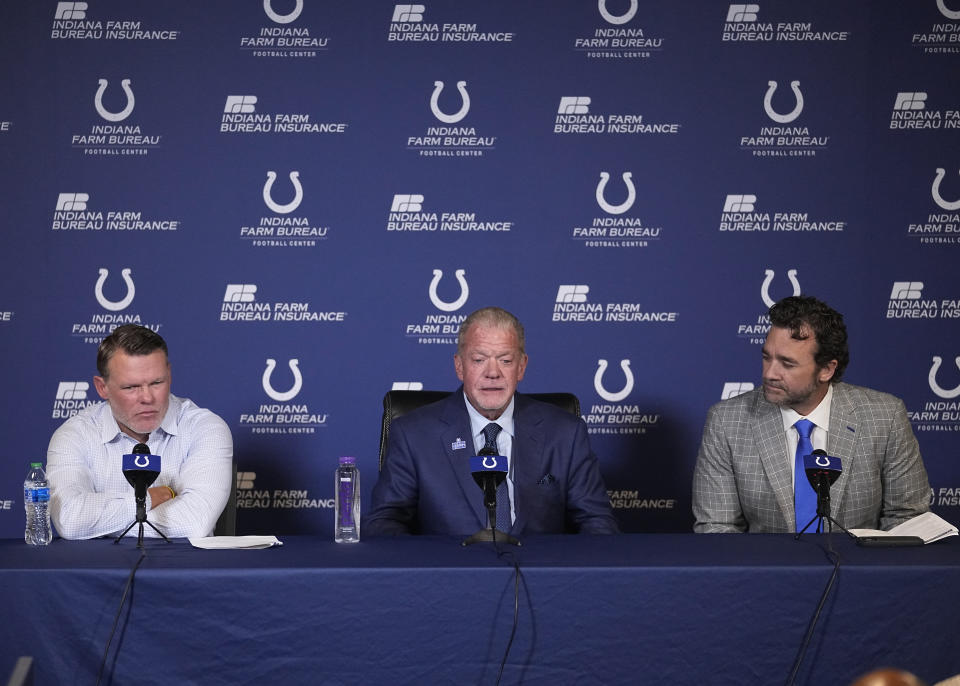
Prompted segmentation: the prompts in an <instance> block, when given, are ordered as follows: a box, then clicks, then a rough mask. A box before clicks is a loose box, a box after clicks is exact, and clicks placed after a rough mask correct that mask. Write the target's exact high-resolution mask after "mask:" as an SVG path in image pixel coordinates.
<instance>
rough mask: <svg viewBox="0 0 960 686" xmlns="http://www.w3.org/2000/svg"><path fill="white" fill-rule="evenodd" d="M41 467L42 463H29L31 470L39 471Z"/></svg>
mask: <svg viewBox="0 0 960 686" xmlns="http://www.w3.org/2000/svg"><path fill="white" fill-rule="evenodd" d="M42 466H43V462H31V463H30V467H31V468H32V469H40V468H41V467H42Z"/></svg>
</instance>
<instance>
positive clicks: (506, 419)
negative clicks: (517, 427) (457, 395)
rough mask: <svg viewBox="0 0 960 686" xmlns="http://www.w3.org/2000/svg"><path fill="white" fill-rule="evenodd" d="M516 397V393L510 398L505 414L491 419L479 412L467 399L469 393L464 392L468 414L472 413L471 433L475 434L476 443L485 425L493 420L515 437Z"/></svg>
mask: <svg viewBox="0 0 960 686" xmlns="http://www.w3.org/2000/svg"><path fill="white" fill-rule="evenodd" d="M515 399H516V395H514V397H513V398H510V404H509V405H507V407H506V409H504V411H503V414H501V415H500V416H499V417H497V418H496V419H494V420H490V419H487V418H486V417H484V416H483V415H482V414H480V413H479V412H477V409H476V408H475V407H474V406H473V405H471V404H470V401H469V400H468V399H467V394H466V393H464V394H463V402H465V403H466V404H467V414H468V415H470V434H471V435H472V436H473V439H474V443H476V441H477V437H478V436H480V435H481V434H482V433H483V427H485V426H486V425H487V424H489V423H490V422H491V421H493V422H494V423H496V424H499V425H500V429H501V431H502V432H503V433H506V434H507V435H508V436H510V438H513V437H514V431H513V424H514V422H513V405H514V400H515ZM481 445H482V444H481Z"/></svg>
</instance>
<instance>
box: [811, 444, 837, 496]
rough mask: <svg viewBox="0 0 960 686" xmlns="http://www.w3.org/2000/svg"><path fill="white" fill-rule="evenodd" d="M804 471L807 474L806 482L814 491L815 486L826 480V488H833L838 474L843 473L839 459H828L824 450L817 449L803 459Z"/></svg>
mask: <svg viewBox="0 0 960 686" xmlns="http://www.w3.org/2000/svg"><path fill="white" fill-rule="evenodd" d="M804 471H805V472H806V473H807V480H808V481H810V485H811V486H813V488H814V490H816V489H817V484H818V483H820V482H821V481H822V480H824V479H826V486H827V487H828V488H829V487H830V486H833V484H834V483H835V482H836V480H837V479H839V478H840V474H841V473H842V472H843V466H842V464H841V462H840V458H839V457H830V456H829V455H828V454H827V452H826V451H825V450H821V449H820V448H817V449H816V450H814V451H813V452H812V453H810V454H809V455H807V457H806V458H804Z"/></svg>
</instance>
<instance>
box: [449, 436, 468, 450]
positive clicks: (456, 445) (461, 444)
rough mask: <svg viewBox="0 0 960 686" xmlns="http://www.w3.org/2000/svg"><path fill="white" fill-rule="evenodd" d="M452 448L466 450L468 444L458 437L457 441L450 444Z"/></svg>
mask: <svg viewBox="0 0 960 686" xmlns="http://www.w3.org/2000/svg"><path fill="white" fill-rule="evenodd" d="M450 448H451V449H453V450H466V449H467V442H466V441H464V440H463V439H462V438H460V437H459V436H458V437H457V440H455V441H454V442H453V443H451V444H450Z"/></svg>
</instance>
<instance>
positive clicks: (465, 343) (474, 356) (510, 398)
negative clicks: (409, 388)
mask: <svg viewBox="0 0 960 686" xmlns="http://www.w3.org/2000/svg"><path fill="white" fill-rule="evenodd" d="M453 363H454V368H455V369H456V372H457V376H458V377H459V378H460V380H461V381H462V382H463V385H462V386H461V387H460V388H459V389H458V390H457V391H456V392H455V393H452V394H451V395H450V396H448V397H447V398H444V399H443V400H440V401H438V402H435V403H432V404H430V405H426V406H424V407H421V408H419V409H417V410H414V411H412V412H410V413H408V414H406V415H403V416H401V417H398V418H397V419H396V420H395V421H394V422H393V424H392V425H391V427H390V443H389V446H388V449H387V457H386V459H385V460H384V463H383V468H382V470H381V472H380V478H379V480H378V481H377V483H376V485H375V486H374V488H373V498H372V501H373V502H372V505H371V507H370V511H369V512H368V514H367V516H366V518H365V519H364V522H363V526H362V530H363V532H364V534H365V535H374V536H376V535H395V534H450V535H463V536H467V535H470V534H473V533H476V532H477V531H478V530H480V529H483V528H485V527H486V526H487V511H486V509H485V508H484V506H483V494H482V492H481V491H480V489H479V488H478V487H477V484H476V483H475V482H474V480H473V477H472V475H471V472H470V460H469V458H470V456H472V455H476V454H477V453H478V452H479V451H480V450H481V449H482V448H484V447H485V446H490V445H491V442H495V443H496V446H495V448H496V453H497V454H499V455H504V456H506V457H507V459H508V464H509V473H508V476H507V482H506V486H507V488H506V496H507V502H506V503H504V502H503V501H504V498H501V497H499V496H498V501H499V505H500V507H501V508H502V507H504V506H508V507H507V509H506V511H505V512H500V513H498V527H497V528H498V529H503V530H504V531H506V532H507V533H510V534H512V535H513V536H523V535H527V534H555V533H575V532H580V533H598V534H612V533H617V523H616V520H615V519H614V517H613V514H612V512H611V509H610V500H609V498H608V497H607V493H606V488H605V487H604V485H603V479H602V478H601V476H600V469H599V465H598V463H597V457H596V455H594V453H593V451H592V450H591V449H590V443H589V440H588V438H587V428H586V425H585V424H584V423H583V420H582V419H580V418H579V417H574V416H573V415H571V414H569V413H567V412H564V411H563V410H561V409H559V408H557V407H554V406H553V405H549V404H546V403H542V402H539V401H536V400H533V399H531V398H527V397H525V396H523V395H520V394H518V393H516V389H517V384H518V383H519V382H520V380H521V379H522V378H523V373H524V370H525V369H526V367H527V355H526V353H525V352H524V333H523V326H522V325H521V324H520V322H519V320H518V319H517V318H516V317H515V316H514V315H512V314H510V313H509V312H507V311H506V310H502V309H500V308H498V307H488V308H484V309H481V310H477V311H476V312H474V313H473V314H471V315H470V316H469V317H467V319H466V320H465V321H464V322H463V324H462V325H461V326H460V334H459V336H458V339H457V352H456V354H455V355H454V357H453ZM491 425H494V426H491ZM501 517H504V519H503V523H502V524H501V522H500V520H501Z"/></svg>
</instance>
